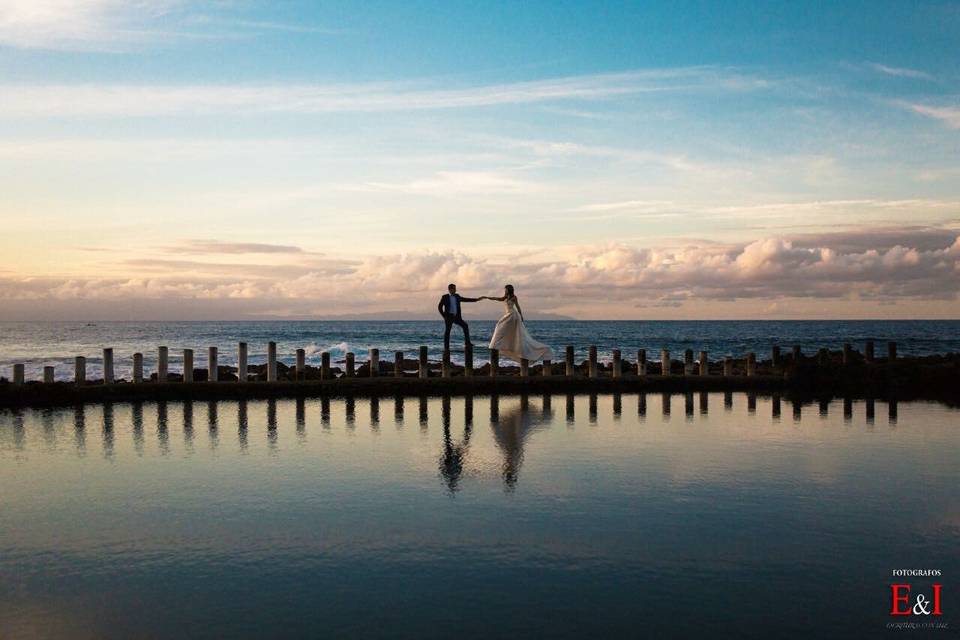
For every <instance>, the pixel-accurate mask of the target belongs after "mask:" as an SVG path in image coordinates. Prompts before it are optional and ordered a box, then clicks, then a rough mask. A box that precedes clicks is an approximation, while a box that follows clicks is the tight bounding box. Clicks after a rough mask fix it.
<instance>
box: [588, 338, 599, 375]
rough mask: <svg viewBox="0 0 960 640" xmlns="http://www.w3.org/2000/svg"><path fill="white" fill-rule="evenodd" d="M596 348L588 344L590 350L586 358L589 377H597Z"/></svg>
mask: <svg viewBox="0 0 960 640" xmlns="http://www.w3.org/2000/svg"><path fill="white" fill-rule="evenodd" d="M597 373H598V372H597V348H596V347H595V346H593V345H590V352H589V356H588V360H587V375H588V376H589V377H591V378H596V377H597Z"/></svg>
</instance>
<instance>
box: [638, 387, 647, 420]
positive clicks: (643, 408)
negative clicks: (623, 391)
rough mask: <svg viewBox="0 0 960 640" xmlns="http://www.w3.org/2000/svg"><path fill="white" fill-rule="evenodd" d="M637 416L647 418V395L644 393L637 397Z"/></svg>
mask: <svg viewBox="0 0 960 640" xmlns="http://www.w3.org/2000/svg"><path fill="white" fill-rule="evenodd" d="M637 415H638V416H640V417H641V418H646V417H647V394H646V393H645V392H643V391H641V392H640V394H639V395H638V396H637Z"/></svg>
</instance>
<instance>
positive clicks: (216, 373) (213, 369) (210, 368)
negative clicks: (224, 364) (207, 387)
mask: <svg viewBox="0 0 960 640" xmlns="http://www.w3.org/2000/svg"><path fill="white" fill-rule="evenodd" d="M219 380H220V363H219V358H218V354H217V348H216V347H209V348H207V381H208V382H218V381H219Z"/></svg>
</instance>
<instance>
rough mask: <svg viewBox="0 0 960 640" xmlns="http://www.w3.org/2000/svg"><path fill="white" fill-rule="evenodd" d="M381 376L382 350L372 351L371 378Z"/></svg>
mask: <svg viewBox="0 0 960 640" xmlns="http://www.w3.org/2000/svg"><path fill="white" fill-rule="evenodd" d="M379 375H380V349H370V377H371V378H376V377H377V376H379Z"/></svg>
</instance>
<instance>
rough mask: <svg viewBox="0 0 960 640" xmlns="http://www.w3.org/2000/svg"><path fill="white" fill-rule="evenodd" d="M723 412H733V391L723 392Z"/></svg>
mask: <svg viewBox="0 0 960 640" xmlns="http://www.w3.org/2000/svg"><path fill="white" fill-rule="evenodd" d="M723 410H724V411H732V410H733V392H732V391H724V392H723Z"/></svg>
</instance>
